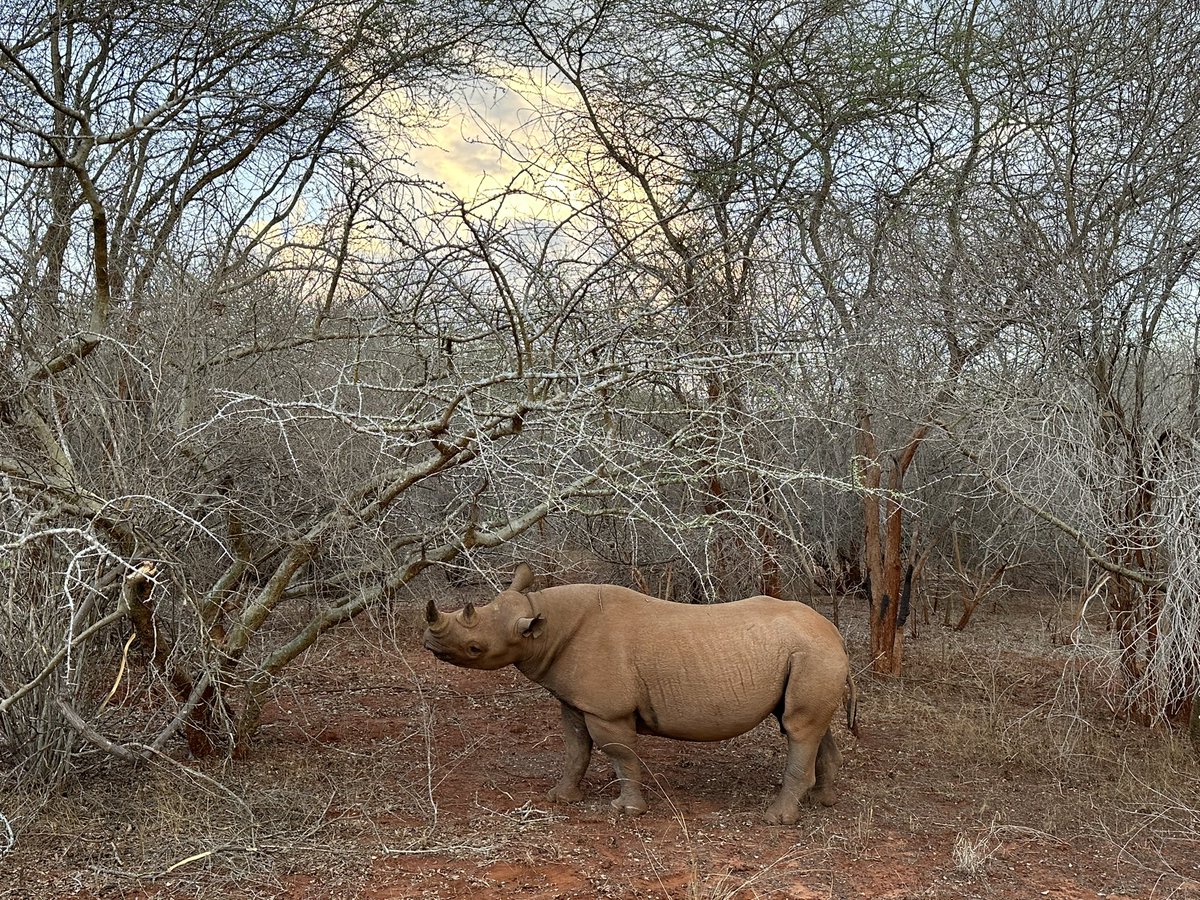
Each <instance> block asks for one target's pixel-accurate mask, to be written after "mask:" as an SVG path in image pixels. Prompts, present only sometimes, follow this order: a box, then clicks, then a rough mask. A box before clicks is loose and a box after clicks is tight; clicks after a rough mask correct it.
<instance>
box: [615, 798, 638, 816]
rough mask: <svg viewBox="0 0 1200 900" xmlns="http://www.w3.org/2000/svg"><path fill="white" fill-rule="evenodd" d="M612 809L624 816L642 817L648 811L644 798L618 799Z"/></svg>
mask: <svg viewBox="0 0 1200 900" xmlns="http://www.w3.org/2000/svg"><path fill="white" fill-rule="evenodd" d="M612 807H613V809H615V810H616V811H617V812H619V813H620V814H621V815H623V816H640V815H641V814H642V813H644V812H645V811H646V801H645V799H644V798H642V797H624V796H622V797H618V798H617V799H616V800H614V801H613V802H612Z"/></svg>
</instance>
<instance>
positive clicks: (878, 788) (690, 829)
mask: <svg viewBox="0 0 1200 900" xmlns="http://www.w3.org/2000/svg"><path fill="white" fill-rule="evenodd" d="M851 605H852V604H851ZM414 609H415V607H414ZM823 611H827V610H823ZM861 612H862V611H861V610H859V609H856V608H848V606H846V605H844V606H843V609H842V625H843V630H844V631H845V632H846V633H847V634H848V639H849V644H850V646H851V649H852V651H854V650H856V649H857V648H860V647H862V646H863V645H864V644H865V640H864V639H863V635H862V633H861V632H862V627H863V623H862V616H861ZM971 627H972V630H971V631H970V632H968V633H964V634H956V633H952V632H950V631H947V630H944V629H942V628H940V627H937V626H934V627H932V628H931V627H929V626H926V627H925V628H924V629H923V634H922V636H921V637H920V638H919V639H913V640H911V641H910V642H909V644H908V647H907V656H906V674H905V676H904V678H903V679H902V680H899V681H891V682H882V681H877V680H874V679H872V678H870V677H868V676H867V675H865V674H860V676H859V685H860V693H861V712H860V720H861V723H862V737H861V739H858V740H856V739H854V738H853V737H851V736H850V735H849V734H848V733H846V731H845V729H844V727H842V726H841V725H840V723H839V725H838V730H837V732H836V733H837V735H838V738H839V742H840V744H841V745H842V747H843V752H844V754H845V761H844V766H843V769H842V775H841V780H840V785H841V802H840V803H839V804H838V805H837V806H836V807H834V808H831V809H826V808H821V807H810V806H806V807H805V808H804V811H803V817H802V819H801V822H800V824H799V825H797V826H794V827H769V826H767V825H765V824H763V823H762V819H761V814H762V810H763V808H764V807H765V806H766V805H767V803H768V802H770V799H771V798H772V796H773V794H774V792H775V790H776V788H777V785H778V781H779V777H780V772H781V770H782V767H783V761H784V744H783V740H782V738H781V737H780V735H779V733H778V729H777V727H776V726H775V724H774V721H773V720H768V722H767V723H764V724H763V725H760V726H759V727H758V728H757V729H755V730H754V731H752V732H751V733H749V734H747V735H744V736H742V737H741V738H738V739H735V740H732V741H727V742H723V743H718V744H684V743H678V742H671V741H665V740H658V739H644V742H643V743H642V744H641V747H640V750H641V755H642V757H643V759H644V761H645V764H646V766H647V768H648V769H649V770H650V771H651V772H652V773H653V776H654V786H653V787H652V788H651V790H650V791H649V792H648V794H649V799H650V804H651V806H650V811H649V812H648V813H647V814H646V815H644V816H642V817H640V818H637V819H626V818H619V817H617V816H615V815H614V814H613V813H612V811H611V810H610V807H609V802H608V801H609V799H611V797H612V796H615V793H616V789H615V786H614V785H613V784H612V783H611V774H610V770H609V768H608V765H607V763H606V761H605V760H604V759H603V758H602V757H601V756H600V754H599V753H597V754H596V755H595V757H594V759H593V762H592V768H591V770H590V771H589V774H588V777H587V780H586V782H585V789H586V791H587V796H586V799H585V800H584V801H583V802H582V803H580V804H576V805H572V806H556V805H554V804H551V803H549V802H548V801H547V800H546V799H545V792H546V791H547V790H548V788H549V787H550V785H551V784H552V783H553V781H554V780H555V778H556V777H557V774H558V767H559V764H560V763H559V760H560V754H561V750H562V739H561V737H560V736H559V734H558V711H557V704H556V703H555V702H554V701H553V699H552V698H551V697H550V696H549V695H547V694H545V693H544V692H543V691H542V690H541V689H540V688H538V687H537V686H535V685H530V684H529V683H527V682H526V681H524V679H523V678H522V677H521V676H520V674H519V673H517V672H516V671H515V670H508V671H502V672H492V673H488V672H468V671H463V670H459V669H454V668H452V667H450V666H448V665H445V664H442V663H439V662H437V661H436V660H434V659H432V657H430V656H429V655H428V654H426V653H424V652H423V651H421V650H420V648H419V625H418V624H417V620H416V618H415V615H413V614H412V612H411V611H409V610H405V611H403V612H402V613H399V614H397V616H396V617H395V619H394V620H393V621H391V623H390V626H389V627H383V626H380V625H378V623H375V624H371V625H368V624H366V623H362V624H359V625H358V626H357V628H356V630H347V631H345V632H343V633H341V634H339V635H337V636H336V637H334V638H333V639H332V640H331V641H329V642H327V643H325V644H323V645H322V647H321V648H320V650H319V652H315V653H312V654H310V656H309V658H308V659H306V660H305V661H304V665H303V668H302V669H301V670H298V671H297V674H296V677H295V678H294V679H293V680H292V681H291V682H290V683H289V686H288V687H286V688H281V689H280V691H279V693H278V695H277V698H276V702H275V704H274V706H273V707H272V709H271V711H270V715H269V717H268V721H267V723H266V725H265V727H264V729H263V732H262V735H261V737H260V738H259V740H258V741H257V742H256V744H255V746H254V749H253V754H252V756H251V758H250V759H248V760H243V761H240V762H234V763H223V764H219V765H218V764H205V765H201V766H200V767H199V769H198V770H197V771H196V772H195V773H194V774H193V773H189V771H188V770H186V769H185V768H184V767H183V766H182V765H180V764H179V763H176V762H170V761H165V760H164V761H162V762H158V763H155V764H149V765H147V766H145V767H143V768H142V769H141V770H139V771H131V770H130V769H129V768H128V767H116V768H114V767H106V768H104V769H103V770H102V771H99V772H91V773H81V775H80V777H79V779H78V780H77V781H76V782H75V783H74V784H72V785H69V786H68V787H67V788H65V789H64V790H63V791H62V792H61V794H60V795H58V796H56V797H53V798H50V800H49V803H48V805H46V806H44V807H43V809H42V811H41V813H40V814H39V815H37V816H36V817H32V816H29V817H25V818H23V817H22V815H21V811H22V810H23V809H29V810H32V809H33V802H32V798H28V797H16V798H14V799H10V800H8V801H4V800H0V812H6V809H7V810H9V812H6V815H8V817H9V818H10V819H14V815H15V819H14V822H15V824H16V826H17V843H16V846H15V848H14V849H13V850H12V851H11V852H9V853H8V854H6V855H4V856H0V897H3V898H18V897H19V898H43V897H46V898H48V897H80V898H82V897H130V898H132V897H137V898H150V897H158V898H167V897H171V898H174V897H226V896H238V897H286V898H296V900H300V898H332V897H362V898H374V900H384V898H423V897H428V898H467V897H471V898H482V900H489V898H501V897H505V898H507V897H522V898H531V900H540V898H545V900H550V898H589V897H663V898H674V897H689V898H690V897H695V898H708V897H711V898H718V897H728V898H733V897H739V898H742V897H745V898H752V897H792V898H807V897H834V898H841V897H847V898H849V897H870V898H885V897H894V898H917V897H935V898H940V897H981V898H1037V897H1051V898H1055V897H1057V898H1098V897H1111V898H1122V897H1124V898H1147V897H1155V898H1159V897H1162V898H1166V897H1178V898H1185V897H1186V898H1200V836H1198V830H1200V765H1198V764H1197V760H1196V756H1195V753H1194V751H1193V750H1192V749H1190V746H1189V745H1186V744H1184V743H1183V742H1181V741H1180V740H1178V739H1173V738H1171V737H1170V736H1169V735H1166V734H1163V733H1158V732H1155V733H1151V732H1147V731H1146V730H1145V729H1141V728H1138V727H1136V726H1126V725H1125V724H1123V723H1120V722H1117V721H1115V720H1114V716H1113V715H1112V713H1111V712H1110V711H1108V710H1107V709H1106V708H1105V706H1104V705H1103V703H1102V702H1101V701H1102V700H1103V696H1104V692H1105V684H1104V682H1103V676H1104V671H1105V670H1104V667H1103V665H1100V664H1098V663H1096V661H1095V659H1094V658H1089V657H1086V656H1082V655H1081V654H1080V653H1079V652H1078V651H1075V652H1069V651H1068V649H1066V648H1062V647H1057V648H1056V647H1054V646H1052V641H1051V636H1050V632H1049V631H1048V630H1047V628H1046V627H1045V625H1044V622H1043V619H1041V618H1039V617H1038V615H1036V614H1034V613H1033V612H1031V611H1030V612H1025V613H1022V612H1020V611H1019V610H1016V609H1013V608H1005V607H1003V606H993V607H991V608H989V609H987V610H984V611H983V612H981V613H980V614H979V617H978V620H977V621H976V622H973V623H972V626H971ZM852 655H854V656H855V657H856V668H857V667H860V666H862V665H863V662H864V661H862V660H860V659H857V656H858V654H857V653H853V654H852ZM1089 660H1090V661H1089ZM180 760H181V761H182V756H181V757H180ZM188 765H192V764H191V763H188ZM43 800H44V798H43ZM14 810H15V813H14V812H12V811H14ZM0 846H2V844H0Z"/></svg>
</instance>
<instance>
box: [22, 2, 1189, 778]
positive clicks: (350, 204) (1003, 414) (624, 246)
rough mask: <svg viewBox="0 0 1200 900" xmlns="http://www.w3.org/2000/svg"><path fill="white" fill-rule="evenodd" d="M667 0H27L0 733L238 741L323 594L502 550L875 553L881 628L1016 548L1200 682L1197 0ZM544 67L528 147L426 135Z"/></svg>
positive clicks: (771, 576)
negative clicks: (422, 138)
mask: <svg viewBox="0 0 1200 900" xmlns="http://www.w3.org/2000/svg"><path fill="white" fill-rule="evenodd" d="M652 6H653V9H650V8H648V7H647V5H646V4H643V3H635V2H628V3H626V2H623V0H613V2H605V3H584V4H571V5H565V4H558V3H540V2H539V3H526V4H524V5H521V6H519V7H515V8H514V6H513V5H512V4H507V3H505V4H498V5H492V4H490V3H487V2H483V0H480V2H468V0H459V2H448V3H433V4H428V5H425V6H422V7H420V8H418V7H415V6H412V5H408V4H402V3H392V2H388V3H370V4H365V5H364V4H359V3H355V4H343V5H337V4H335V5H332V6H331V5H330V4H327V3H323V4H320V5H306V4H303V3H295V2H282V3H274V4H268V5H267V6H265V7H264V6H262V5H253V6H252V5H247V4H244V3H242V2H241V0H228V2H224V3H222V4H218V5H217V6H215V7H214V6H213V4H211V3H204V4H195V3H191V4H189V3H183V4H180V3H174V4H171V5H170V6H169V7H166V6H161V7H156V6H152V5H151V6H147V5H146V4H144V3H138V4H120V3H118V4H99V5H98V4H93V3H88V2H80V3H72V2H58V3H52V2H45V3H41V2H39V3H34V4H32V5H29V4H27V5H25V6H21V7H19V8H18V7H15V6H13V5H12V4H7V5H6V6H5V8H4V13H3V16H2V17H0V21H2V22H3V25H2V26H0V27H2V31H0V69H2V72H0V172H2V173H3V177H2V178H0V209H2V215H3V221H4V231H3V235H2V236H0V423H2V426H3V430H2V432H0V529H2V531H0V588H2V589H3V593H2V595H0V728H2V732H0V754H3V760H4V764H5V765H6V766H7V767H9V768H10V770H11V771H12V772H13V773H15V774H16V775H18V776H20V777H34V776H37V777H54V776H55V775H57V774H61V773H62V772H63V771H65V770H66V768H67V767H68V766H69V765H70V764H71V760H72V759H73V757H74V755H76V754H78V753H79V752H83V751H84V750H87V751H89V752H90V751H91V750H92V749H95V748H100V749H102V750H104V751H106V752H109V753H115V754H117V755H119V756H123V757H127V758H135V757H137V756H139V755H144V754H146V753H152V752H155V751H157V750H160V749H161V748H162V747H164V746H166V745H167V743H168V742H169V741H171V740H173V739H175V738H176V737H177V736H179V735H182V736H183V737H185V738H186V739H187V741H188V744H189V746H190V747H191V749H192V750H193V752H195V753H198V754H202V753H207V752H213V751H214V750H226V749H233V750H241V749H244V748H245V747H246V746H247V742H248V740H249V739H250V738H251V737H252V736H253V734H254V732H255V730H256V728H257V723H258V717H259V713H260V710H261V705H262V703H263V702H264V700H265V699H266V697H267V696H268V694H269V691H270V689H271V688H272V686H273V685H274V684H275V683H276V682H277V680H278V679H280V678H286V673H287V669H288V666H289V665H291V664H292V663H293V662H295V661H296V660H297V659H298V658H299V657H300V655H301V654H302V653H303V652H304V651H305V650H306V649H307V648H308V647H310V646H311V645H312V644H313V642H314V641H316V640H319V638H320V636H321V635H322V634H323V633H325V632H326V631H327V630H328V629H330V628H332V627H335V626H337V625H339V624H341V623H344V622H346V621H348V620H350V619H352V618H353V617H355V616H356V615H358V614H359V613H361V612H363V611H366V610H371V609H376V608H380V607H384V606H388V605H390V604H391V603H392V601H393V600H394V599H395V598H399V597H404V596H406V591H407V590H408V586H409V585H410V584H411V583H412V582H413V580H414V579H416V578H418V576H420V577H422V578H423V579H426V580H427V579H431V578H435V577H437V576H434V575H430V574H426V575H423V576H422V573H423V572H425V571H426V570H428V569H430V568H442V569H443V570H445V571H446V572H448V573H450V574H451V575H456V574H461V573H462V572H463V570H465V569H472V570H479V571H482V572H483V573H484V574H485V575H488V576H490V575H491V574H492V573H494V572H495V571H496V570H497V569H498V568H507V567H508V565H509V564H510V562H509V561H510V560H511V558H512V553H513V552H514V551H512V550H511V548H512V547H514V546H515V547H518V548H519V550H517V551H515V552H518V553H519V554H521V555H529V554H534V555H538V554H540V556H538V557H537V558H539V559H540V560H541V561H542V564H543V566H545V565H548V564H550V563H551V562H552V561H553V562H554V564H561V561H562V560H563V559H565V558H568V557H569V556H570V555H571V554H572V553H573V552H575V551H577V550H580V549H582V550H585V551H587V552H588V553H589V554H594V555H596V556H598V557H600V558H603V559H606V560H608V561H609V562H611V563H613V568H612V569H611V573H610V574H613V576H614V577H620V578H625V579H629V580H630V581H631V582H632V583H635V584H637V585H638V586H641V587H644V588H646V589H650V590H652V591H654V592H659V593H670V594H671V596H673V597H675V598H676V599H690V600H704V601H711V600H721V599H728V598H732V597H736V596H744V595H747V594H750V593H755V592H767V593H776V594H779V593H783V594H794V593H797V592H800V593H809V592H811V591H812V590H813V586H812V585H813V584H814V583H815V584H816V585H817V586H818V587H820V588H821V589H824V588H826V587H828V588H829V589H831V590H834V589H837V588H838V587H839V585H840V586H841V587H845V586H847V585H848V583H850V582H857V581H861V583H862V585H863V587H864V589H865V590H866V592H867V593H868V595H869V603H870V608H871V640H870V647H869V648H868V650H869V654H868V656H867V659H869V661H870V665H872V666H873V667H874V668H875V669H876V670H877V671H880V672H892V673H895V672H899V671H900V668H901V665H902V660H903V655H902V650H903V636H904V632H905V626H906V615H908V614H909V611H910V610H912V609H915V608H916V606H917V604H918V601H919V597H918V595H917V594H914V593H913V592H914V591H915V592H918V594H919V592H920V591H921V590H922V585H923V584H932V578H931V575H930V573H932V572H933V571H935V570H937V569H938V568H939V566H940V567H941V568H943V569H945V570H946V571H947V572H952V573H953V574H954V576H955V577H956V578H959V579H960V580H961V581H962V582H963V583H964V584H966V585H968V587H967V588H964V589H963V601H962V602H963V616H962V618H961V620H960V624H962V625H965V624H966V622H967V620H968V619H969V616H970V612H971V611H972V610H973V608H974V607H972V606H971V605H970V604H971V603H973V602H978V600H979V598H980V597H982V596H983V594H984V593H986V591H987V590H989V589H991V588H992V587H994V585H995V584H996V583H997V581H999V580H1002V579H1003V578H1005V577H1006V572H1011V571H1013V570H1014V569H1015V568H1016V567H1017V566H1019V565H1022V564H1025V565H1027V566H1028V567H1031V568H1032V569H1034V570H1036V571H1037V572H1038V573H1039V574H1040V576H1041V579H1040V583H1041V584H1042V585H1043V586H1047V585H1048V586H1049V590H1051V591H1057V592H1059V593H1060V594H1062V595H1064V596H1065V595H1067V594H1068V593H1070V594H1072V595H1076V594H1077V595H1078V596H1079V597H1080V598H1081V599H1082V600H1083V601H1084V602H1085V603H1102V604H1104V605H1105V606H1106V608H1107V610H1108V611H1109V615H1110V617H1111V621H1112V624H1113V631H1112V639H1113V651H1114V659H1115V660H1116V662H1117V665H1118V668H1119V671H1120V673H1121V675H1122V677H1123V679H1124V680H1123V685H1124V688H1125V696H1124V702H1125V705H1126V709H1127V710H1128V711H1130V712H1132V713H1134V714H1136V715H1137V716H1139V717H1142V718H1143V719H1145V720H1147V721H1149V720H1152V719H1158V718H1167V719H1176V720H1179V719H1182V718H1184V717H1186V716H1187V714H1188V712H1189V710H1193V707H1194V706H1196V705H1200V704H1193V703H1192V699H1193V698H1194V697H1196V696H1197V692H1198V690H1200V594H1198V588H1197V584H1198V583H1200V580H1198V578H1197V576H1198V575H1200V483H1198V475H1200V452H1198V446H1197V436H1198V434H1200V431H1198V429H1200V402H1198V397H1200V324H1198V322H1200V297H1198V294H1197V282H1196V275H1197V270H1196V255H1197V250H1198V249H1200V237H1198V235H1200V179H1198V178H1197V176H1196V173H1197V172H1198V171H1200V125H1198V117H1197V116H1196V115H1195V110H1196V109H1197V108H1200V96H1198V94H1200V77H1198V76H1200V73H1198V72H1197V71H1196V70H1197V66H1200V63H1198V62H1197V60H1200V13H1197V12H1195V11H1192V10H1188V9H1183V8H1180V7H1179V5H1178V4H1168V3H1162V4H1159V5H1157V6H1155V5H1152V4H1151V5H1147V4H1144V3H1136V4H1135V3H1106V4H1095V3H1070V2H1064V3H1055V4H1051V5H1049V6H1047V5H1046V4H1027V3H1023V2H994V3H965V2H964V3H946V4H940V5H938V4H935V5H927V4H920V5H916V6H914V7H911V8H910V7H903V6H902V7H899V8H897V7H895V5H892V4H875V3H870V2H864V3H813V4H792V3H788V4H771V3H758V2H751V3H747V2H737V3H732V2H730V3H726V2H719V0H675V2H669V3H665V4H654V5H652ZM514 10H515V11H514ZM530 73H536V74H537V75H538V76H539V78H541V79H543V81H541V83H542V84H544V86H545V90H543V91H542V92H540V94H538V96H537V97H532V96H530V97H527V102H528V103H530V104H533V105H534V106H535V110H534V111H535V112H536V115H537V118H536V121H535V122H533V123H529V122H526V123H525V132H526V133H534V134H536V135H537V144H538V146H537V147H536V148H534V147H530V146H528V145H525V146H522V145H521V143H520V141H519V139H518V137H515V136H514V137H512V138H511V140H506V141H502V142H501V147H500V150H502V151H503V152H505V153H506V154H508V155H509V157H510V158H512V159H516V160H519V161H520V162H521V164H522V165H523V167H524V171H523V174H522V176H521V178H520V180H519V183H515V184H514V185H513V187H512V188H510V189H508V190H503V189H498V190H497V192H496V195H495V196H491V197H482V196H474V197H455V196H453V195H452V194H451V193H450V192H449V191H448V190H446V189H444V188H441V187H439V186H438V185H435V184H431V183H429V182H428V181H424V180H420V179H417V178H416V177H415V176H414V173H413V170H412V168H411V166H410V165H409V163H408V160H407V159H406V157H405V148H406V147H407V146H409V144H408V143H407V142H408V141H410V140H413V139H415V138H416V136H417V135H418V133H419V134H422V135H424V134H428V132H424V131H421V132H418V131H417V130H416V129H418V127H419V126H423V125H426V124H428V122H429V121H430V120H431V119H432V118H436V116H437V115H438V114H439V112H440V111H441V110H442V109H443V108H445V107H446V105H447V104H450V103H452V102H453V101H454V97H455V91H456V88H457V87H458V86H460V85H463V84H466V83H468V82H469V83H471V84H473V85H476V86H478V85H480V84H482V83H488V82H490V83H491V84H494V85H499V86H502V87H501V88H499V89H507V90H514V89H515V88H514V86H515V85H517V84H524V85H529V84H531V83H536V82H538V79H530V77H529V76H530ZM505 85H507V88H504V87H503V86H505ZM494 124H495V126H496V129H497V131H498V132H499V133H500V134H504V133H505V129H506V126H507V125H508V124H511V123H506V122H497V123H494ZM434 134H436V132H434ZM535 151H536V152H535ZM538 192H544V195H545V200H546V205H545V207H544V212H543V213H541V214H536V215H535V214H534V213H533V212H531V211H530V210H532V209H534V206H533V205H532V204H531V203H530V202H529V199H530V194H536V193H538ZM535 526H537V527H536V528H535ZM505 548H509V549H505ZM852 573H853V574H852ZM857 573H861V578H860V577H859V576H858V575H857ZM923 575H924V576H926V577H925V578H924V580H923V578H922V576H923ZM114 686H115V692H114V691H112V690H110V689H111V688H114ZM135 698H136V702H135ZM1193 711H1194V710H1193Z"/></svg>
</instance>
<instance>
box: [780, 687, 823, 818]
mask: <svg viewBox="0 0 1200 900" xmlns="http://www.w3.org/2000/svg"><path fill="white" fill-rule="evenodd" d="M790 700H791V698H788V703H787V705H788V707H791V702H790ZM781 723H782V725H783V733H784V734H786V735H787V741H788V753H787V765H786V766H784V770H783V787H781V788H780V789H779V796H778V797H776V798H775V801H774V802H773V803H772V804H771V805H770V806H768V807H767V813H766V819H767V822H768V824H771V825H794V824H795V823H796V822H797V821H798V820H799V818H800V800H801V799H802V798H803V797H804V795H805V794H807V793H808V792H809V790H810V789H811V788H812V786H813V785H814V784H815V783H816V781H817V772H816V769H817V757H818V752H819V748H820V746H821V741H822V738H823V736H824V735H825V733H826V732H827V731H828V730H829V722H828V721H827V720H825V721H822V720H821V719H819V718H814V717H813V716H812V714H811V711H809V710H805V709H794V708H788V709H786V710H785V711H784V714H783V716H782V717H781Z"/></svg>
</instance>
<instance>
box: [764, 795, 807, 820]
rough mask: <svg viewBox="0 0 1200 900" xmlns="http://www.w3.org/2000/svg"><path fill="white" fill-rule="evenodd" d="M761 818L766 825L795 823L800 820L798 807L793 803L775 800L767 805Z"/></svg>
mask: <svg viewBox="0 0 1200 900" xmlns="http://www.w3.org/2000/svg"><path fill="white" fill-rule="evenodd" d="M763 818H765V819H766V820H767V824H768V825H795V824H796V823H797V822H799V821H800V809H799V808H798V806H797V804H795V803H780V802H779V801H778V800H776V801H775V802H774V803H772V804H771V805H770V806H768V807H767V811H766V813H765V814H764V816H763Z"/></svg>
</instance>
